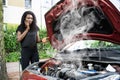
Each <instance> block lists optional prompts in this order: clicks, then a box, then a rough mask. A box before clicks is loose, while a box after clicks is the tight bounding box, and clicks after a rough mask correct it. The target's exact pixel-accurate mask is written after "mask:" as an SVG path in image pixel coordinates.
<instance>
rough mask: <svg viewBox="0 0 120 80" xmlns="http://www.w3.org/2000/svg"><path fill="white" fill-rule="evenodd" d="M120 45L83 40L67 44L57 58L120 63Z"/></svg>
mask: <svg viewBox="0 0 120 80" xmlns="http://www.w3.org/2000/svg"><path fill="white" fill-rule="evenodd" d="M119 56H120V45H118V44H114V43H111V42H106V41H99V40H81V41H77V42H75V43H71V44H69V45H67V46H66V47H65V48H64V49H63V50H62V51H61V52H59V53H58V54H57V55H56V56H55V58H56V59H60V60H63V61H76V60H77V61H80V60H81V59H82V60H89V61H91V60H92V61H100V62H102V61H104V62H108V61H109V62H111V63H119V61H120V57H119Z"/></svg>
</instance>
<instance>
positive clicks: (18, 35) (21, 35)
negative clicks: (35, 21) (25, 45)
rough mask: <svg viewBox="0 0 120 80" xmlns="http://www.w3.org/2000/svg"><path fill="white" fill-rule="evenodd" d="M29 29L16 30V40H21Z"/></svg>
mask: <svg viewBox="0 0 120 80" xmlns="http://www.w3.org/2000/svg"><path fill="white" fill-rule="evenodd" d="M28 31H29V29H27V28H26V30H25V31H24V32H23V33H21V32H20V31H18V32H17V41H18V42H20V41H22V40H23V38H24V37H25V36H26V34H27V33H28Z"/></svg>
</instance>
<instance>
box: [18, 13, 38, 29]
mask: <svg viewBox="0 0 120 80" xmlns="http://www.w3.org/2000/svg"><path fill="white" fill-rule="evenodd" d="M28 14H30V15H32V16H33V21H32V24H31V25H30V29H31V30H37V29H38V26H37V25H36V23H37V21H36V16H35V14H34V13H33V12H32V11H26V12H24V13H23V15H22V18H21V23H20V25H19V26H21V27H25V23H24V21H25V18H26V16H27V15H28Z"/></svg>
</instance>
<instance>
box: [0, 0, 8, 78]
mask: <svg viewBox="0 0 120 80" xmlns="http://www.w3.org/2000/svg"><path fill="white" fill-rule="evenodd" d="M0 80H8V76H7V71H6V62H5V50H4V32H3V8H2V0H0Z"/></svg>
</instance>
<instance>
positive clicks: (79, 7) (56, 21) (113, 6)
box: [45, 0, 120, 49]
mask: <svg viewBox="0 0 120 80" xmlns="http://www.w3.org/2000/svg"><path fill="white" fill-rule="evenodd" d="M73 1H75V0H61V1H59V2H58V3H57V4H56V5H55V6H54V7H52V8H51V9H50V10H49V11H48V12H47V13H46V14H45V22H46V27H47V35H48V37H49V40H50V43H51V44H52V46H53V47H54V48H56V49H62V48H63V47H64V46H65V45H67V44H69V43H71V42H74V41H78V40H83V39H92V40H93V39H94V40H103V41H109V42H113V43H117V44H120V1H119V0H76V1H75V2H73Z"/></svg>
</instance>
